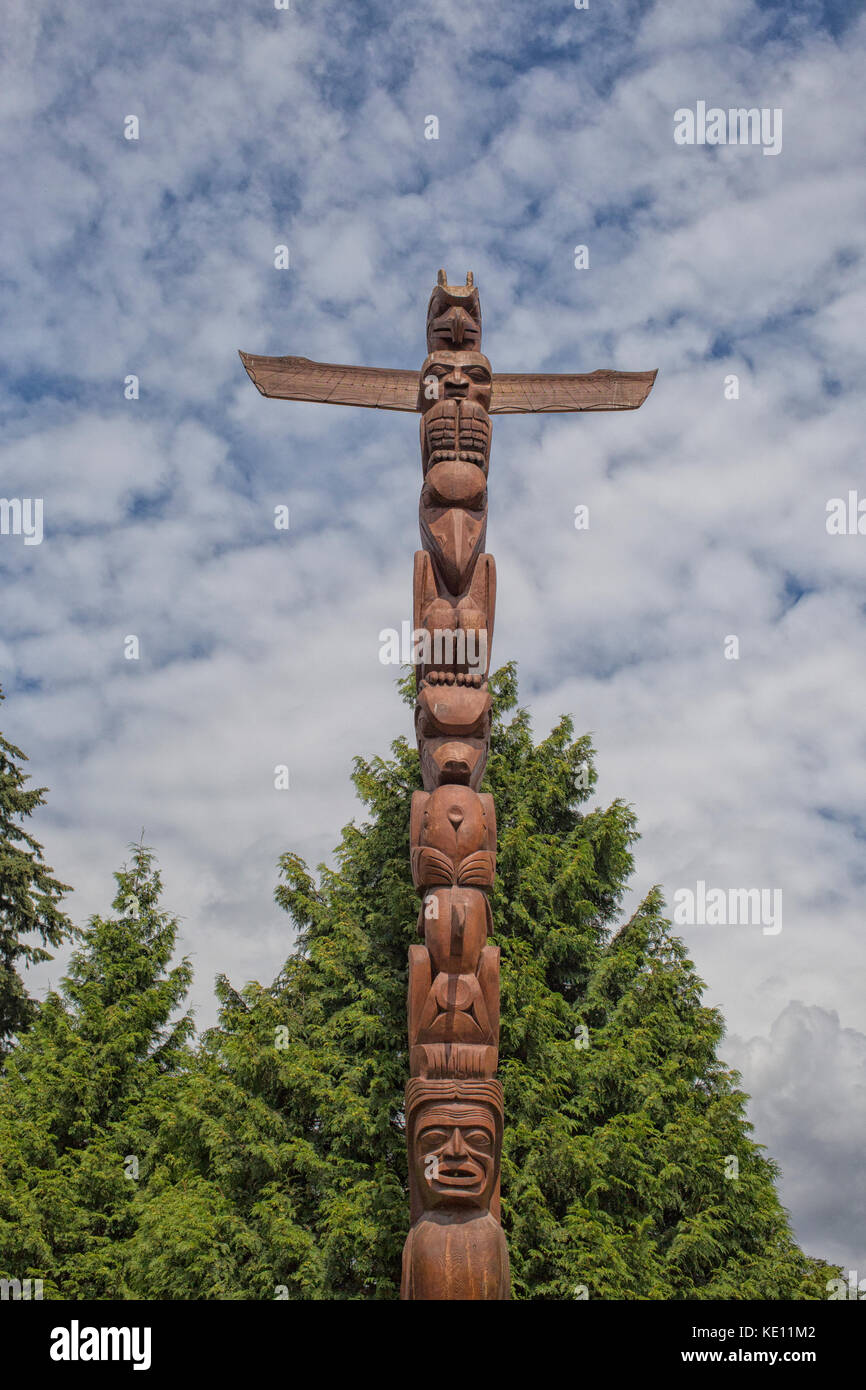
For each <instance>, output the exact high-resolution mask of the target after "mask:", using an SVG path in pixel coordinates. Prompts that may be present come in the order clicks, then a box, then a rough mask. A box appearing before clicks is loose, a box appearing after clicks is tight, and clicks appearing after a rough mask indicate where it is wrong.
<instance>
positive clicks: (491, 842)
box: [478, 792, 496, 850]
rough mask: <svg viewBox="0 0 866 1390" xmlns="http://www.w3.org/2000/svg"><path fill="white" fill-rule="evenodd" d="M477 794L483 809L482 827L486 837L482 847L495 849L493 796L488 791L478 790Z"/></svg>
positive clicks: (494, 807)
mask: <svg viewBox="0 0 866 1390" xmlns="http://www.w3.org/2000/svg"><path fill="white" fill-rule="evenodd" d="M478 795H479V798H480V800H481V802H482V805H483V810H484V827H485V831H486V839H485V841H484V848H485V849H492V850H495V849H496V806H495V804H494V801H493V797H492V796H491V795H490V792H479V793H478Z"/></svg>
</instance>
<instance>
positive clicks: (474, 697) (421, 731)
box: [415, 685, 491, 791]
mask: <svg viewBox="0 0 866 1390" xmlns="http://www.w3.org/2000/svg"><path fill="white" fill-rule="evenodd" d="M490 719H491V715H490V696H489V694H488V692H487V691H486V690H476V689H474V688H473V687H470V686H465V685H458V686H450V685H449V686H444V687H443V686H425V687H424V688H423V690H422V691H421V693H420V695H419V696H418V703H417V705H416V707H415V733H416V736H417V739H418V751H419V753H420V755H421V775H422V778H423V781H424V786H425V788H426V790H427V791H433V790H434V788H436V787H439V786H442V785H443V784H445V783H449V782H453V783H459V784H462V785H464V786H469V787H473V788H474V789H475V790H477V789H478V784H479V782H480V781H481V778H482V777H483V776H484V768H485V767H486V765H487V745H488V741H489V738H490Z"/></svg>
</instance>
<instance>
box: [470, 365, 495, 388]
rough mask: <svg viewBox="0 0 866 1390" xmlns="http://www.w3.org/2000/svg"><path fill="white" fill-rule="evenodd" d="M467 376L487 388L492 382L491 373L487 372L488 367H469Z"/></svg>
mask: <svg viewBox="0 0 866 1390" xmlns="http://www.w3.org/2000/svg"><path fill="white" fill-rule="evenodd" d="M466 375H467V376H468V377H471V379H472V380H473V381H478V382H480V383H481V384H482V385H483V386H486V385H487V384H488V382H489V381H490V373H489V372H488V371H487V369H486V367H469V368H467V371H466Z"/></svg>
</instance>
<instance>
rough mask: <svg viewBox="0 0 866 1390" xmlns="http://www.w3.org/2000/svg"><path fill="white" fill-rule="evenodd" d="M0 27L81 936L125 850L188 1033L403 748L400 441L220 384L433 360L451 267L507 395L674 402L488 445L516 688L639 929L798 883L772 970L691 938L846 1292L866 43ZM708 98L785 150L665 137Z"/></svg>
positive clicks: (275, 929) (404, 21)
mask: <svg viewBox="0 0 866 1390" xmlns="http://www.w3.org/2000/svg"><path fill="white" fill-rule="evenodd" d="M6 15H7V18H6V35H5V45H4V49H5V52H4V60H3V61H4V64H5V66H4V69H3V73H2V82H0V122H2V156H0V157H2V166H3V167H2V186H3V189H4V209H3V216H2V219H0V257H2V266H0V307H2V318H3V325H4V339H5V351H4V352H3V354H2V364H0V371H2V377H3V381H2V385H3V388H4V390H3V393H2V412H3V424H4V427H5V428H4V430H3V434H2V441H0V493H2V495H3V497H5V498H7V499H11V498H20V499H26V498H41V499H42V500H43V507H44V521H43V526H44V537H43V540H42V542H41V544H26V543H25V537H24V536H23V535H20V534H19V535H16V534H14V533H10V534H8V535H3V536H0V583H2V591H3V623H2V633H0V676H2V681H3V685H4V688H5V691H6V695H7V699H6V703H5V704H4V706H3V709H2V720H3V728H4V732H5V733H6V735H7V737H9V738H11V739H12V740H13V741H14V742H15V743H17V744H19V745H21V746H23V747H24V748H25V749H26V750H27V751H28V753H29V754H30V756H31V771H32V772H33V774H34V777H35V779H36V782H37V783H47V784H48V785H49V786H50V788H51V796H50V801H49V805H48V807H47V808H45V809H44V810H43V811H41V812H40V813H39V816H38V821H37V824H36V827H35V828H36V832H37V834H38V835H39V836H40V838H41V839H42V841H43V843H44V845H45V848H46V854H47V857H48V859H49V862H50V863H51V864H52V865H53V866H54V868H55V870H56V872H57V873H58V874H59V875H60V877H62V878H64V879H66V880H67V881H68V882H71V883H73V884H74V885H75V893H74V895H73V897H72V899H71V907H70V910H71V912H72V913H73V915H74V916H75V918H76V919H77V920H78V921H84V920H85V919H86V918H87V916H88V915H89V914H90V913H92V912H95V911H99V910H104V909H105V908H106V907H107V905H108V902H109V900H110V897H111V890H112V879H111V873H112V870H113V869H114V868H116V867H117V866H118V865H119V864H120V863H121V862H122V861H123V859H124V857H125V854H126V847H127V845H128V843H129V842H130V841H131V840H133V839H137V838H138V837H139V835H140V833H141V830H142V828H144V832H145V837H146V839H147V841H148V843H150V844H151V845H153V846H154V847H155V848H156V849H157V852H158V855H159V858H160V862H161V864H162V868H163V873H164V879H165V886H166V905H167V906H168V907H170V908H171V909H173V910H174V911H176V912H177V913H178V914H180V915H181V917H182V919H183V936H182V941H181V950H182V951H184V952H186V953H189V954H190V955H191V957H192V958H193V961H194V964H195V967H196V975H197V979H196V986H195V1004H196V1009H197V1014H198V1019H199V1022H200V1024H202V1025H204V1024H207V1023H209V1022H211V1021H212V1020H213V1016H214V1011H213V1003H212V980H213V976H214V975H215V973H216V972H217V971H220V970H224V971H226V972H227V973H228V974H229V975H230V976H231V978H232V979H233V980H234V981H236V982H237V983H241V982H243V981H244V980H246V979H249V978H258V979H261V980H269V979H271V978H272V976H273V975H274V973H275V972H276V971H277V970H278V968H279V966H280V964H281V962H282V961H283V959H284V957H285V956H286V954H287V952H288V949H289V947H290V945H291V938H290V934H289V924H288V921H287V919H286V918H285V916H284V915H283V914H282V913H280V912H279V911H278V910H277V909H276V908H275V907H274V905H273V902H272V893H273V888H274V882H275V862H276V859H277V856H278V854H279V853H280V852H281V851H282V850H284V849H287V848H291V849H293V850H295V851H296V852H298V853H300V854H302V855H303V856H304V857H305V858H306V859H307V861H308V862H309V863H311V864H313V865H314V864H316V863H317V862H319V861H320V860H322V859H325V858H327V857H328V856H329V854H330V851H331V849H332V846H333V845H334V843H335V842H336V840H337V838H338V833H339V829H340V827H341V826H342V825H343V824H344V823H345V822H346V821H347V820H348V819H350V817H351V816H353V815H355V814H357V813H358V809H359V808H358V806H357V803H356V802H355V801H354V797H353V790H352V788H351V784H350V782H349V771H350V764H351V758H352V756H353V755H354V754H356V753H363V754H373V753H376V752H383V751H385V750H386V749H387V746H388V744H389V742H390V740H391V739H392V738H393V737H394V736H395V735H396V734H398V733H401V732H405V733H407V734H408V733H409V732H410V729H411V714H410V711H409V710H407V709H406V707H405V706H403V705H402V704H401V703H400V701H399V699H398V697H397V695H396V693H395V691H394V686H393V681H394V676H395V671H394V668H389V667H387V666H383V665H382V664H380V662H379V632H380V630H381V629H382V628H385V627H389V626H393V627H399V624H400V622H401V620H403V619H406V618H408V617H409V616H410V612H409V609H410V589H411V557H412V553H413V551H414V550H415V549H416V548H417V544H418V541H417V499H418V491H419V477H420V468H419V459H418V445H417V425H416V423H415V420H414V419H413V417H411V416H409V415H402V414H397V413H385V412H381V413H380V412H375V411H361V410H347V409H338V408H325V407H322V406H318V405H291V404H288V403H285V402H276V401H264V400H262V398H261V397H260V396H259V395H258V393H257V392H256V391H255V390H254V388H253V387H252V385H251V384H250V382H249V381H248V380H247V378H246V376H245V375H244V373H243V370H242V368H241V366H240V363H239V361H238V358H237V349H238V348H244V349H246V350H248V351H253V352H264V353H287V352H288V353H301V354H303V355H306V356H309V357H312V358H318V359H321V360H326V361H336V362H359V363H364V364H369V365H385V366H396V367H415V366H417V365H420V362H421V360H422V357H423V354H424V314H425V308H426V301H427V296H428V294H429V291H430V288H431V286H432V284H433V282H434V280H435V276H436V271H437V269H438V268H439V267H440V266H444V267H446V269H447V270H448V272H449V277H450V278H451V279H455V280H461V279H462V277H463V275H464V272H465V271H466V270H467V269H472V270H473V271H474V272H475V275H476V279H477V282H478V284H479V286H480V289H481V294H482V303H483V309H484V318H485V334H484V346H485V349H486V351H487V353H488V355H489V356H490V358H491V360H492V362H493V366H494V370H495V369H499V370H502V371H519V370H523V369H535V370H548V371H568V370H572V371H574V370H578V371H590V370H592V369H594V368H596V367H601V366H609V367H617V368H621V369H626V370H642V369H646V368H651V367H658V368H659V369H660V374H659V378H658V381H657V383H656V387H655V390H654V391H653V393H652V395H651V397H650V399H649V401H648V402H647V404H646V406H645V407H644V408H643V409H642V410H640V411H637V412H633V413H627V414H621V415H613V414H611V415H591V416H586V417H583V418H581V417H579V416H547V417H544V416H535V417H522V418H521V417H510V418H509V417H504V418H500V419H499V420H498V421H497V422H496V423H495V426H494V445H493V458H492V467H491V488H490V526H489V532H488V548H489V549H490V550H492V551H493V552H494V553H495V555H496V559H497V566H498V573H499V595H498V605H497V616H496V641H495V650H494V657H495V659H497V660H498V661H500V662H501V661H504V660H507V659H514V660H516V661H517V662H518V663H519V671H520V677H521V691H522V697H523V700H524V701H525V702H526V703H528V704H529V706H530V708H531V710H532V714H533V719H534V723H535V728H536V731H537V733H538V735H539V736H541V735H543V734H544V733H545V732H546V731H547V729H548V728H549V727H550V725H551V724H552V723H553V722H554V721H555V720H556V719H557V718H558V716H559V715H560V714H561V713H564V712H570V713H572V714H573V715H574V717H575V721H576V724H577V728H578V730H580V731H582V730H591V731H592V733H593V735H594V738H595V742H596V746H597V749H598V766H599V770H600V773H601V781H600V786H599V797H600V799H601V800H603V801H607V800H609V799H611V798H613V797H614V796H620V797H623V798H624V799H626V800H627V801H629V802H631V803H633V804H634V806H635V808H636V810H637V813H638V816H639V820H640V825H641V828H642V834H643V838H642V840H641V842H640V844H639V846H638V850H637V872H636V875H635V880H634V885H633V889H634V891H633V893H632V896H631V898H630V901H629V906H631V905H633V904H634V903H635V902H637V901H638V900H639V898H640V897H641V896H643V894H644V893H645V892H646V890H647V889H648V888H649V887H650V886H651V885H652V884H653V883H660V884H662V885H663V886H664V888H665V892H666V895H667V899H668V903H669V904H670V905H671V909H673V904H674V901H675V895H676V894H677V892H678V890H680V889H687V888H691V889H692V890H693V891H694V890H695V889H696V885H697V884H698V882H699V881H701V882H703V883H705V884H706V885H707V888H708V889H709V888H714V887H717V888H722V889H723V890H724V891H726V892H727V890H729V889H732V888H750V887H758V888H762V889H765V890H776V889H778V890H781V893H782V899H781V901H782V916H781V918H780V919H779V920H780V921H781V930H773V931H765V930H764V929H763V926H762V924H761V923H754V924H752V925H725V926H723V925H706V924H701V923H699V922H697V923H694V924H692V925H683V926H682V927H681V928H679V929H680V930H681V931H682V934H683V936H684V938H685V940H686V941H687V943H688V947H689V950H690V952H691V953H692V955H693V957H694V959H695V961H696V964H697V968H698V970H699V972H700V974H701V976H702V977H703V978H704V979H705V980H706V982H707V998H708V1001H709V1002H711V1003H713V1004H716V1005H718V1006H720V1007H721V1008H722V1009H723V1011H724V1013H725V1016H726V1019H727V1021H728V1027H729V1035H728V1038H727V1039H726V1042H725V1047H724V1050H723V1055H724V1056H725V1058H726V1060H728V1061H729V1062H730V1063H732V1064H734V1065H736V1066H738V1067H739V1068H740V1069H741V1070H742V1073H743V1077H744V1085H745V1088H746V1090H748V1091H749V1092H750V1093H751V1094H752V1096H753V1101H752V1105H751V1115H752V1119H753V1121H754V1124H755V1126H756V1137H757V1138H758V1140H759V1141H760V1142H762V1143H765V1144H766V1145H767V1146H768V1147H769V1149H770V1151H771V1152H772V1153H773V1154H774V1156H775V1157H777V1158H778V1159H779V1161H780V1162H781V1164H782V1166H783V1169H784V1175H785V1176H784V1181H783V1186H782V1195H783V1198H784V1200H785V1202H786V1203H787V1205H788V1206H789V1207H790V1209H791V1211H792V1214H793V1217H794V1222H795V1226H796V1230H797V1232H798V1235H799V1237H800V1239H801V1240H802V1242H803V1243H804V1245H805V1246H806V1248H807V1249H808V1250H810V1251H811V1252H812V1253H815V1254H821V1255H824V1256H826V1257H830V1258H833V1259H837V1260H839V1261H841V1262H843V1263H844V1264H845V1265H846V1267H850V1268H853V1269H857V1270H859V1274H860V1277H863V1276H866V1240H864V1223H866V1182H864V1163H863V1153H864V1152H866V1120H864V1115H866V1104H864V1102H866V1011H864V1003H863V944H862V932H863V912H862V900H863V892H864V886H866V872H864V855H863V850H864V839H866V820H864V798H863V788H864V752H866V739H864V730H863V703H864V702H863V688H864V679H866V660H864V633H866V621H864V592H863V576H864V561H866V535H859V534H857V533H856V506H857V502H858V500H859V497H860V496H861V495H862V497H863V498H864V499H866V474H864V467H863V459H864V451H863V438H864V424H866V421H864V410H863V404H862V376H863V368H864V348H863V338H864V328H863V324H864V318H866V276H864V264H866V262H864V230H863V229H864V225H866V206H864V204H866V181H864V175H863V157H864V130H866V114H864V106H863V101H862V84H863V71H864V64H866V22H864V19H863V17H862V14H861V10H860V7H859V6H855V5H854V4H853V3H850V2H849V0H784V3H775V2H773V3H770V2H769V0H763V2H762V3H756V0H715V3H713V4H711V5H700V4H696V3H695V0H658V3H655V4H653V3H650V0H590V3H589V6H588V8H586V9H577V8H576V7H575V5H574V3H573V0H535V3H533V4H532V5H529V4H517V3H515V0H504V2H503V3H498V4H494V3H492V0H477V3H475V4H472V5H467V4H466V3H464V2H463V0H403V3H402V4H401V5H399V6H395V5H393V4H390V3H385V0H372V2H371V3H365V4H360V5H359V4H357V3H356V4H349V3H340V0H290V8H289V9H288V10H277V9H276V8H275V6H274V3H273V0H233V2H232V3H231V4H229V5H224V4H216V3H214V2H213V0H200V3H195V4H194V3H192V0H180V2H179V0H150V2H149V3H148V5H147V6H142V5H139V4H133V3H130V0H117V3H114V4H112V5H111V6H96V5H93V4H90V5H88V4H85V3H82V0H67V3H65V4H63V5H62V6H58V5H56V4H48V3H46V0H7V8H6ZM699 102H704V103H706V107H707V108H708V109H709V108H714V107H716V108H721V109H722V110H724V111H727V110H728V109H730V108H738V107H749V108H751V107H754V108H758V109H760V110H765V111H766V112H767V113H768V114H767V120H768V121H769V120H772V121H773V122H774V126H773V129H774V131H775V139H776V142H777V143H778V138H779V136H781V149H780V150H777V152H776V153H765V152H764V147H763V146H762V145H761V144H749V145H743V144H734V143H727V144H679V143H677V142H676V141H675V139H674V132H675V129H676V128H677V122H676V119H675V113H676V112H677V111H680V110H682V109H690V110H692V111H696V110H697V105H698V103H699ZM779 112H781V116H779V115H778V114H776V115H774V114H773V113H779ZM433 115H435V116H436V117H437V118H438V139H435V140H434V139H428V138H426V136H425V130H426V131H428V132H429V131H430V129H431V123H430V122H429V120H428V119H427V118H428V117H430V116H433ZM130 116H135V117H136V118H137V123H138V132H137V133H138V139H127V138H125V131H126V133H127V134H128V133H130V132H131V131H132V130H133V124H132V123H130V122H129V121H128V119H127V118H128V117H130ZM278 245H285V246H287V247H288V248H289V260H290V265H289V268H288V269H287V270H277V269H275V266H274V249H275V247H276V246H278ZM578 245H581V246H586V247H587V248H588V260H589V264H588V266H587V267H586V268H581V269H577V268H576V267H575V247H576V246H578ZM130 375H135V376H137V377H138V379H139V398H138V399H137V400H128V399H126V398H125V394H124V382H125V380H126V379H127V378H128V377H129V376H130ZM733 377H735V378H736V379H737V380H736V382H735V383H732V381H731V378H733ZM858 489H859V492H858ZM852 492H854V493H856V494H857V495H856V496H855V497H854V499H853V509H854V514H855V533H854V534H842V535H840V534H830V533H828V529H827V522H828V513H827V504H828V502H829V501H830V500H831V499H833V498H842V499H845V502H846V508H847V505H848V497H849V493H852ZM280 504H283V505H286V506H288V507H289V508H290V516H291V525H290V530H289V531H288V532H285V531H277V530H276V529H275V527H274V508H275V507H276V506H278V505H280ZM579 504H583V505H585V506H587V507H588V508H589V518H590V525H589V529H587V530H576V529H575V525H574V514H575V507H576V506H578V505H579ZM864 512H866V504H864ZM863 527H864V531H866V516H864V518H863ZM129 636H136V637H137V638H138V640H139V646H140V656H139V659H138V660H127V659H125V655H124V651H125V639H126V638H127V637H129ZM732 637H734V638H736V639H737V643H738V648H739V654H738V657H736V659H732V656H731V653H732V651H733V648H734V644H732V643H731V641H730V639H731V638H732ZM347 677H348V678H350V680H351V685H350V686H349V684H348V682H347ZM349 690H351V694H352V700H351V703H349V702H348V699H347V695H348V692H349ZM858 711H859V713H858ZM277 764H285V765H287V766H288V767H289V769H290V789H289V790H288V791H277V790H275V789H274V767H275V766H276V765H277ZM776 925H778V921H777V923H776ZM61 970H62V959H61V960H59V961H57V962H55V963H54V964H53V965H52V966H50V967H46V968H45V969H44V970H43V971H41V972H40V973H39V975H38V977H37V983H38V985H39V987H40V988H45V987H46V986H47V984H48V983H49V981H51V982H53V983H55V984H56V983H57V980H58V979H59V975H60V973H61Z"/></svg>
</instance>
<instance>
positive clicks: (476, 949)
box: [418, 887, 493, 975]
mask: <svg viewBox="0 0 866 1390" xmlns="http://www.w3.org/2000/svg"><path fill="white" fill-rule="evenodd" d="M418 928H419V931H422V932H423V933H424V940H425V942H426V943H427V950H428V951H429V952H430V958H431V961H432V966H433V969H434V971H436V972H439V971H444V972H445V973H446V974H448V975H464V974H466V973H467V972H471V971H474V970H475V969H476V968H477V966H478V958H479V956H480V955H481V951H482V949H483V947H484V946H485V945H486V943H487V936H488V933H489V932H491V931H492V929H493V923H492V919H491V915H490V904H489V902H488V901H487V897H486V895H485V894H484V893H482V892H481V890H480V889H479V888H464V887H457V888H432V889H429V890H428V892H427V893H426V894H425V896H424V901H423V903H422V904H421V911H420V913H419V916H418Z"/></svg>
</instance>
